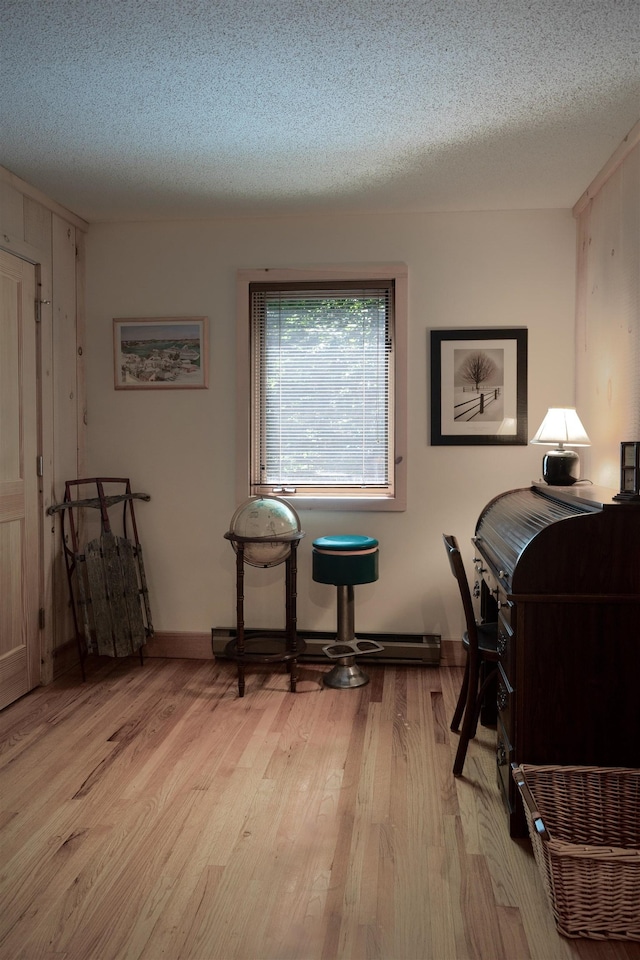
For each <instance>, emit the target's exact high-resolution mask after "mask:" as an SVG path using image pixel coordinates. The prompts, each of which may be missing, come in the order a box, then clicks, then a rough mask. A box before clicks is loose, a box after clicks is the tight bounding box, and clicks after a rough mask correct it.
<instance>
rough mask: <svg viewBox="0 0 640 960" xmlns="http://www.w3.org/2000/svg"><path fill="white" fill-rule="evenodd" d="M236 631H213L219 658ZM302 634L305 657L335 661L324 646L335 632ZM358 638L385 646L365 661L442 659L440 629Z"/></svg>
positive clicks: (252, 633)
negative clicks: (427, 631) (324, 649)
mask: <svg viewBox="0 0 640 960" xmlns="http://www.w3.org/2000/svg"><path fill="white" fill-rule="evenodd" d="M235 635H236V631H235V630H234V629H232V628H225V627H214V628H213V629H212V631H211V647H212V650H213V655H214V657H216V658H217V659H220V660H224V659H226V656H225V647H226V645H227V643H228V642H229V640H231V639H232V637H235ZM265 635H266V636H269V637H276V638H277V637H282V638H283V637H284V631H281V630H268V629H265V630H253V629H252V630H246V631H245V636H246V638H247V640H250V639H251V637H259V636H265ZM298 636H299V637H302V639H303V640H304V641H305V643H306V645H307V649H306V650H305V652H304V653H303V654H302V655H301V656H300V660H301V661H305V660H306V661H307V662H314V663H317V662H326V663H330V662H331V661H330V660H329V658H328V657H327V655H326V654H325V653H323V651H322V648H323V647H324V646H326V645H327V644H329V643H334V642H335V639H336V635H335V633H323V632H322V631H319V630H298ZM356 639H358V640H377V642H378V643H379V644H380V645H381V646H382V647H384V649H383V650H379V651H376V652H375V653H368V654H366V656H363V657H362V658H357V659H362V660H363V661H365V660H368V661H369V662H371V663H373V662H374V661H377V662H378V663H405V664H408V663H412V664H414V665H415V666H421V667H429V666H430V667H436V666H438V664H439V663H440V640H441V638H440V635H439V634H437V633H426V634H419V633H411V634H399V633H356Z"/></svg>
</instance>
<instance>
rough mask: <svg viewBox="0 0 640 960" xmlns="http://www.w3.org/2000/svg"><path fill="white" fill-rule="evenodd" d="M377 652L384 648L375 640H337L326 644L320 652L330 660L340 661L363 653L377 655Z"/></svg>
mask: <svg viewBox="0 0 640 960" xmlns="http://www.w3.org/2000/svg"><path fill="white" fill-rule="evenodd" d="M378 650H384V647H383V646H382V645H381V644H380V643H378V642H377V640H349V641H347V642H345V641H344V640H339V641H337V642H336V643H328V644H327V645H326V646H325V647H323V648H322V652H323V653H324V654H326V655H327V656H328V657H329V659H331V660H340V659H342V657H356V656H361V655H362V654H364V653H377V651H378Z"/></svg>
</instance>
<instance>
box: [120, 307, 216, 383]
mask: <svg viewBox="0 0 640 960" xmlns="http://www.w3.org/2000/svg"><path fill="white" fill-rule="evenodd" d="M208 341H209V337H208V318H207V317H117V318H114V321H113V376H114V386H115V389H116V390H204V389H206V388H207V387H208V369H209V342H208Z"/></svg>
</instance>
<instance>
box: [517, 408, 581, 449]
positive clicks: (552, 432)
mask: <svg viewBox="0 0 640 960" xmlns="http://www.w3.org/2000/svg"><path fill="white" fill-rule="evenodd" d="M531 443H546V444H548V445H549V446H556V445H558V444H559V445H560V446H562V444H564V443H568V444H569V445H570V446H572V447H589V446H591V441H590V440H589V437H588V436H587V432H586V430H585V429H584V427H583V426H582V423H581V421H580V417H579V416H578V414H577V413H576V411H575V409H574V408H573V407H551V408H550V409H549V410H548V411H547V415H546V417H545V418H544V420H543V421H542V423H541V424H540V429H539V430H538V432H537V433H536V435H535V437H533V439H532V440H531Z"/></svg>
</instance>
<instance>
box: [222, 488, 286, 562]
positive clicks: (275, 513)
mask: <svg viewBox="0 0 640 960" xmlns="http://www.w3.org/2000/svg"><path fill="white" fill-rule="evenodd" d="M299 532H300V518H299V517H298V514H297V513H296V511H295V510H294V509H293V507H292V506H291V504H289V503H287V501H286V500H282V499H281V498H280V497H249V499H248V500H245V501H244V503H241V504H240V506H239V507H238V509H237V510H236V512H235V513H234V515H233V517H232V518H231V524H230V527H229V533H230V534H231V535H234V534H235V535H236V536H239V537H249V538H250V540H251V542H249V543H245V544H244V559H245V561H246V562H247V563H249V564H250V565H251V566H252V567H275V566H276V565H277V564H278V563H282V562H283V561H284V560H286V559H287V557H288V556H289V554H290V553H291V545H290V544H289V543H268V542H267V543H260V540H261V539H262V538H264V537H286V536H289V535H293V534H296V533H299ZM229 539H231V542H232V544H233V548H234V550H237V549H238V548H237V544H236V543H235V541H234V540H233V539H232V537H230V538H229Z"/></svg>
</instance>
